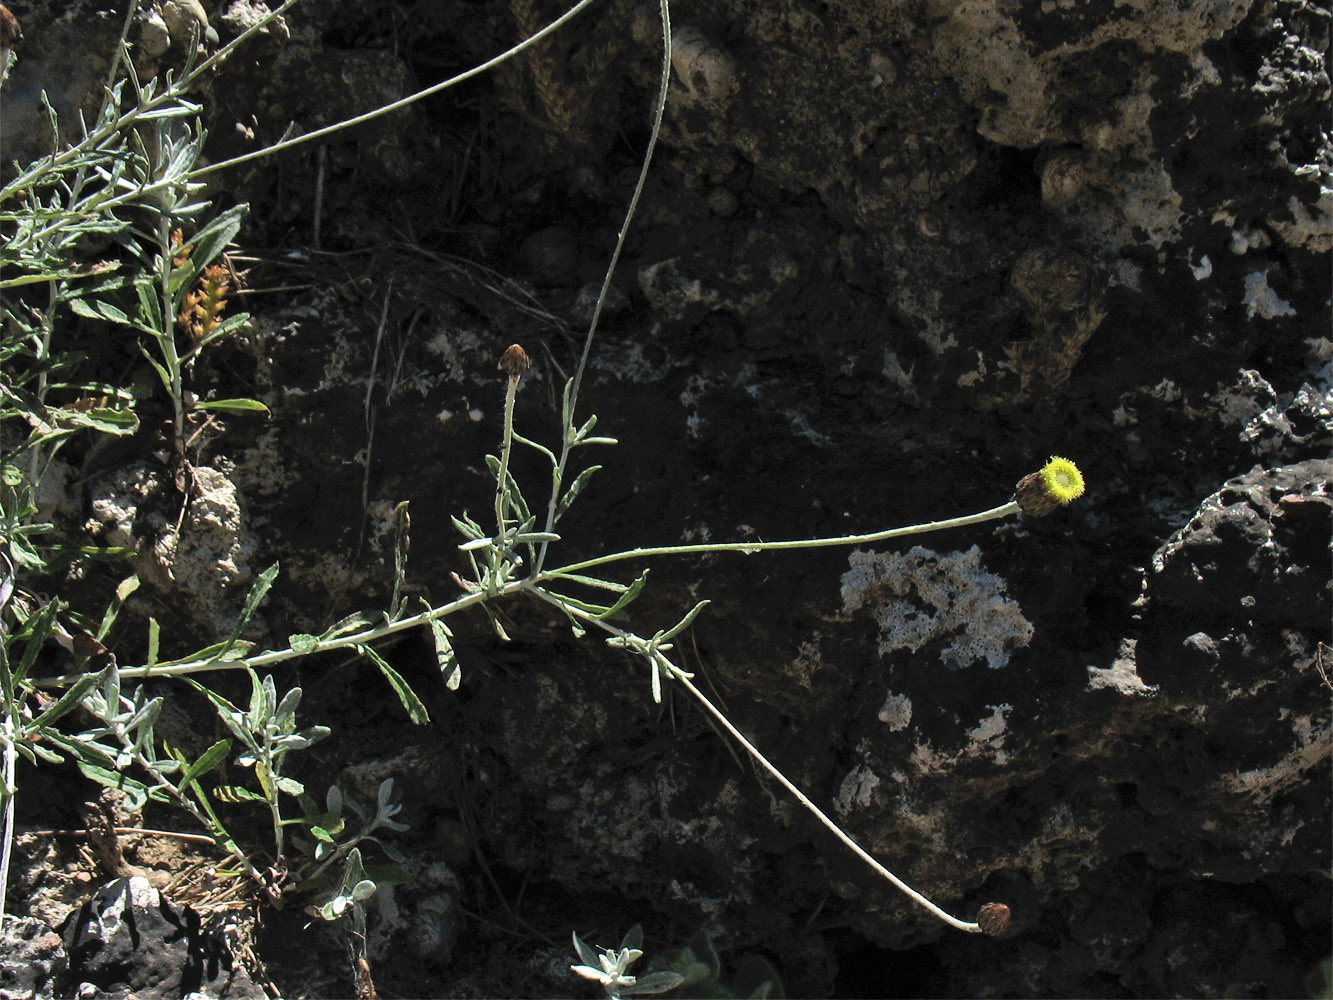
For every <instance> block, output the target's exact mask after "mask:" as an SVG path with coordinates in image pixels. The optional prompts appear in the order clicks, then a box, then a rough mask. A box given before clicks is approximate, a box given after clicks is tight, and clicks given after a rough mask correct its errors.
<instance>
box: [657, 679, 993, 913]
mask: <svg viewBox="0 0 1333 1000" xmlns="http://www.w3.org/2000/svg"><path fill="white" fill-rule="evenodd" d="M659 655H660V654H659ZM663 659H666V658H665V657H663ZM674 676H675V679H676V680H677V681H678V682H680V683H681V684H683V685H684V686H685V689H686V690H687V691H689V692H690V694H692V695H694V697H695V699H696V700H697V701H698V702H699V704H701V705H702V706H703V707H704V708H705V709H706V710H707V712H708V714H709V715H711V716H712V717H713V718H714V719H716V720H717V721H718V722H719V723H721V724H722V727H723V728H724V729H726V731H727V732H729V733H731V735H732V736H733V737H735V738H736V739H737V740H739V741H740V744H741V746H743V747H744V748H745V752H746V753H748V754H749V755H750V756H751V757H753V758H754V760H755V761H756V762H757V763H758V764H759V765H760V766H761V767H763V769H764V770H765V771H767V772H768V773H769V774H771V775H772V776H773V777H774V778H776V779H777V780H778V782H779V783H780V784H781V785H782V787H783V788H785V789H787V791H789V792H791V793H792V795H794V796H795V797H796V801H798V802H800V803H801V805H803V806H805V808H806V809H807V810H808V811H809V812H810V814H811V815H813V816H814V817H815V819H817V820H819V822H820V823H822V824H824V826H825V827H826V828H827V829H828V831H829V832H830V833H832V834H833V835H834V836H835V837H837V838H838V839H839V840H841V841H842V842H843V843H844V844H846V845H847V847H849V848H850V849H851V850H852V852H853V853H854V854H855V855H856V856H857V857H858V858H860V859H861V860H862V861H864V862H865V863H866V864H868V865H869V866H870V867H871V868H873V869H875V871H876V872H878V873H879V874H880V875H881V876H883V877H884V878H885V879H887V880H888V881H890V882H892V883H893V884H894V885H895V886H896V887H897V888H898V889H899V890H901V891H902V892H903V893H904V894H905V895H906V896H907V897H908V898H909V899H911V900H912V901H913V902H915V903H916V904H917V905H919V906H923V907H925V908H926V909H927V910H929V911H930V912H931V913H933V914H934V915H935V916H937V917H939V919H941V920H943V921H944V922H945V923H946V924H949V925H950V926H951V927H956V928H958V929H959V930H960V931H968V932H970V933H973V934H980V933H981V927H980V926H979V925H977V924H975V923H972V922H971V921H967V920H959V919H958V918H957V917H955V916H953V915H952V914H950V913H948V912H946V911H945V910H943V909H941V908H940V907H938V906H936V905H935V904H934V903H932V902H931V901H930V900H929V899H927V898H926V897H925V896H923V895H922V894H921V893H919V892H917V891H916V890H915V889H913V888H912V887H911V886H910V885H908V884H907V883H906V882H904V881H903V880H902V879H900V878H899V877H898V876H897V875H895V874H893V872H891V871H889V870H888V869H887V868H885V867H884V866H883V865H882V864H880V863H879V862H878V861H876V860H875V858H874V857H873V856H872V855H871V854H870V852H869V851H867V850H865V848H863V847H862V846H861V845H860V844H858V843H857V842H856V841H855V840H853V839H852V838H851V837H850V836H849V835H848V834H846V833H844V832H843V830H842V827H840V826H838V824H837V823H835V822H833V820H831V819H829V817H828V816H827V815H826V814H825V813H824V811H823V810H822V809H820V808H819V806H817V805H815V804H814V803H813V802H811V801H810V799H809V798H808V797H807V796H806V794H805V793H804V792H802V791H801V790H800V789H799V788H797V787H796V785H794V784H793V783H792V782H791V781H789V780H788V778H787V776H786V775H785V774H783V773H782V772H781V771H780V770H778V768H777V767H776V766H775V765H774V764H772V763H771V762H770V761H769V759H768V758H767V757H765V756H764V755H763V754H762V753H760V752H759V748H758V747H756V746H755V745H754V744H753V743H751V742H750V741H749V740H748V739H746V738H745V734H744V733H742V732H741V731H740V730H739V729H737V728H736V727H735V726H734V725H732V723H731V720H730V719H728V718H727V716H726V714H725V713H723V712H721V711H719V710H718V709H717V707H716V706H715V705H714V704H713V703H712V702H711V701H709V700H708V698H707V697H706V696H705V695H704V693H703V692H702V691H700V690H699V689H698V688H697V687H695V686H694V683H693V682H692V681H691V680H689V678H687V677H682V676H680V675H679V674H678V673H677V674H675V675H674Z"/></svg>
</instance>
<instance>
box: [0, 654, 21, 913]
mask: <svg viewBox="0 0 1333 1000" xmlns="http://www.w3.org/2000/svg"><path fill="white" fill-rule="evenodd" d="M8 669H9V665H8V664H7V663H5V664H0V670H8ZM17 717H18V706H17V705H16V704H15V703H14V702H13V701H12V700H8V699H7V703H6V705H5V718H4V734H3V738H4V741H5V775H4V782H5V785H4V788H0V795H3V796H4V803H5V816H4V822H3V826H0V932H3V931H4V923H5V895H6V890H7V888H8V886H9V863H10V858H11V856H12V852H13V848H14V797H15V796H16V795H17V794H18V788H17V786H16V783H15V777H16V774H17V770H18V753H17V750H16V749H15V746H14V739H15V737H16V736H17V733H16V732H15V729H16V727H15V719H16V718H17Z"/></svg>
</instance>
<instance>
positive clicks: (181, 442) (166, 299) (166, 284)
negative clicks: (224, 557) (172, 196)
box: [157, 216, 185, 469]
mask: <svg viewBox="0 0 1333 1000" xmlns="http://www.w3.org/2000/svg"><path fill="white" fill-rule="evenodd" d="M157 243H158V252H159V253H160V254H161V255H162V328H161V329H160V330H158V331H157V342H158V344H159V345H160V346H161V348H162V360H163V361H165V362H166V367H167V374H168V375H170V376H171V405H172V407H173V409H174V411H175V428H176V437H175V450H176V458H177V459H178V460H179V462H180V463H181V468H182V469H184V465H185V390H184V387H183V386H182V384H181V359H180V354H179V353H177V351H176V308H175V304H174V303H173V302H172V296H171V220H170V219H168V218H167V217H166V216H162V217H161V218H159V219H158V220H157Z"/></svg>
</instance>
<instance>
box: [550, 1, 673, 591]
mask: <svg viewBox="0 0 1333 1000" xmlns="http://www.w3.org/2000/svg"><path fill="white" fill-rule="evenodd" d="M659 8H660V10H661V14H662V74H661V80H660V82H659V83H658V88H657V107H656V108H655V109H654V111H653V128H652V132H651V133H649V136H648V149H647V150H646V151H645V152H644V154H643V165H642V166H641V167H640V168H639V179H638V181H637V182H636V183H635V185H634V194H633V195H631V196H630V200H629V207H628V208H627V209H626V210H625V221H624V222H623V223H621V226H620V232H619V234H617V236H616V245H615V249H614V250H612V251H611V261H610V263H609V264H608V265H607V268H606V275H605V276H604V277H603V278H602V288H601V291H600V292H599V293H598V295H597V304H596V305H595V306H594V307H593V311H592V320H591V321H590V322H589V323H588V335H587V337H585V338H584V341H583V353H582V354H581V355H580V356H579V364H578V367H577V368H576V369H574V378H573V381H572V382H571V384H570V387H569V403H568V405H567V406H566V407H565V414H566V417H567V419H566V423H565V426H564V427H563V428H561V431H560V433H561V436H562V437H563V438H564V440H563V442H562V443H561V448H560V461H559V462H557V463H556V468H555V475H554V479H553V481H552V483H551V499H550V501H549V503H548V504H547V507H546V530H547V531H554V530H555V511H556V507H557V506H558V505H559V503H560V488H561V484H562V483H563V482H564V480H565V468H566V466H568V464H569V456H570V453H571V452H572V451H573V449H574V440H573V438H574V428H575V422H574V410H575V407H576V406H577V405H578V397H579V386H580V385H582V383H583V372H584V371H585V370H586V369H587V367H588V355H589V352H590V351H591V350H592V339H593V335H594V334H595V333H596V332H597V321H598V319H600V318H601V315H602V307H603V305H604V304H605V303H606V296H607V293H608V292H609V291H610V289H611V278H612V276H613V275H614V274H615V273H616V265H617V264H618V263H619V262H620V252H621V250H623V249H624V246H625V237H626V236H627V235H628V233H629V224H630V222H631V220H633V218H634V213H635V211H636V210H637V209H638V207H639V198H640V197H641V196H642V194H643V189H644V185H645V184H647V182H648V167H649V165H650V164H651V163H652V159H653V151H654V150H656V149H657V137H658V134H659V133H660V132H661V131H662V114H663V112H664V111H665V110H666V99H667V90H668V89H669V87H670V84H671V5H670V3H669V0H660V2H659ZM548 545H549V543H548V542H542V543H541V546H540V548H538V550H537V558H536V559H535V560H534V561H533V566H532V568H533V572H534V573H538V572H540V571H541V568H542V567H543V566H544V565H545V564H546V551H547V547H548Z"/></svg>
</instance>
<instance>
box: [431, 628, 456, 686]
mask: <svg viewBox="0 0 1333 1000" xmlns="http://www.w3.org/2000/svg"><path fill="white" fill-rule="evenodd" d="M430 634H431V638H432V639H433V640H434V641H435V659H436V662H438V663H439V665H440V676H441V677H443V678H444V679H445V681H444V685H445V687H447V688H448V689H449V690H450V691H457V690H458V685H459V684H461V683H462V681H463V668H462V667H461V666H460V665H459V663H458V654H457V653H455V652H454V645H453V643H451V642H450V641H449V637H450V636H451V635H452V633H451V632H450V631H449V626H448V625H446V624H444V622H442V621H441V620H440V619H438V618H432V619H431V620H430Z"/></svg>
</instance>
